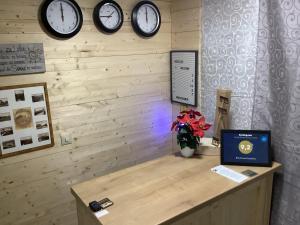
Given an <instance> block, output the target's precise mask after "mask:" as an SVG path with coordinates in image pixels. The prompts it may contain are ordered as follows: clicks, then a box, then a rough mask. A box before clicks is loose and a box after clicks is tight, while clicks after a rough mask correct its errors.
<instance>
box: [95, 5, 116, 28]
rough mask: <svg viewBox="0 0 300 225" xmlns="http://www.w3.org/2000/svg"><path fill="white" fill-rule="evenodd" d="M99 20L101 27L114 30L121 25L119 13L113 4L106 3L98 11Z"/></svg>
mask: <svg viewBox="0 0 300 225" xmlns="http://www.w3.org/2000/svg"><path fill="white" fill-rule="evenodd" d="M99 18H100V21H101V22H102V24H103V26H105V27H106V28H108V29H115V28H116V27H118V26H119V24H120V23H121V12H120V11H119V9H118V8H116V7H115V6H114V5H113V4H111V3H106V4H104V5H103V6H102V7H101V8H100V10H99Z"/></svg>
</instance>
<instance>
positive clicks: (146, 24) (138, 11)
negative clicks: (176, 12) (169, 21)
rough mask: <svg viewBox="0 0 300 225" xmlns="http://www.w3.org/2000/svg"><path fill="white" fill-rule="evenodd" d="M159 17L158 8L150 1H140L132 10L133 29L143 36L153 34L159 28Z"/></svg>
mask: <svg viewBox="0 0 300 225" xmlns="http://www.w3.org/2000/svg"><path fill="white" fill-rule="evenodd" d="M160 23H161V18H160V13H159V9H158V8H157V6H156V5H154V4H153V3H152V2H150V1H142V2H140V3H138V4H137V5H136V7H135V8H134V9H133V12H132V25H133V28H134V30H135V31H136V32H137V33H138V34H140V35H142V36H145V37H151V36H153V35H155V34H156V33H157V32H158V30H159V28H160Z"/></svg>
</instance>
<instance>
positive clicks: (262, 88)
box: [252, 0, 300, 225]
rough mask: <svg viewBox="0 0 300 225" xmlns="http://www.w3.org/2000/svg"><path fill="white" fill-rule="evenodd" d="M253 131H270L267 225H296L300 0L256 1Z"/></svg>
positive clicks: (299, 202)
mask: <svg viewBox="0 0 300 225" xmlns="http://www.w3.org/2000/svg"><path fill="white" fill-rule="evenodd" d="M257 41H258V49H257V68H256V80H255V93H254V107H253V119H252V128H253V129H270V130H271V131H272V143H273V150H274V154H275V155H274V157H275V160H276V161H278V162H281V163H282V164H283V166H284V167H283V170H282V172H281V173H279V175H277V176H276V177H275V179H274V193H273V207H272V217H271V224H272V225H299V224H300V0H260V10H259V23H258V40H257Z"/></svg>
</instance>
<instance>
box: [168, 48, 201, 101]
mask: <svg viewBox="0 0 300 225" xmlns="http://www.w3.org/2000/svg"><path fill="white" fill-rule="evenodd" d="M197 85H198V51H172V52H171V101H172V102H178V103H182V104H185V105H192V106H197V89H198V87H197Z"/></svg>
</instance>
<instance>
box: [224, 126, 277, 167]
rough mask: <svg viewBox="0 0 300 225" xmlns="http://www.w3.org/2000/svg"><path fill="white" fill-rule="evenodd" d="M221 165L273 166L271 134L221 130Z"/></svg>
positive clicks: (257, 131) (260, 131)
mask: <svg viewBox="0 0 300 225" xmlns="http://www.w3.org/2000/svg"><path fill="white" fill-rule="evenodd" d="M221 164H222V165H241V166H272V156H271V132H270V131H262V130H221Z"/></svg>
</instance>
